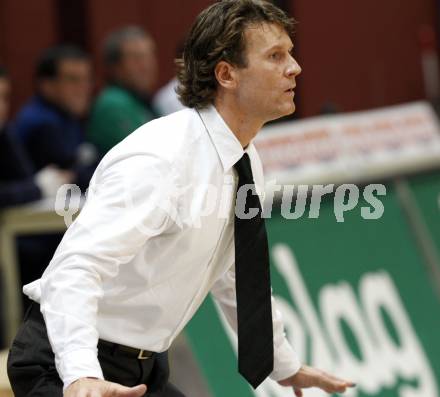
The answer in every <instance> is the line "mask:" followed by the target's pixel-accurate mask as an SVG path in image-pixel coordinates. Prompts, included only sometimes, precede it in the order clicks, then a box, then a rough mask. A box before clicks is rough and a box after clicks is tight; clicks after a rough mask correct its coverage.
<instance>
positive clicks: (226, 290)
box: [8, 0, 353, 397]
mask: <svg viewBox="0 0 440 397" xmlns="http://www.w3.org/2000/svg"><path fill="white" fill-rule="evenodd" d="M291 28H292V22H291V20H290V19H288V18H287V17H286V16H285V15H284V14H283V12H282V11H280V10H279V9H278V8H276V7H275V6H274V5H272V4H270V3H268V2H264V1H261V0H225V1H221V2H219V3H215V4H214V5H212V6H211V7H209V8H208V9H206V10H205V11H203V12H202V13H201V14H200V15H199V17H198V18H197V20H196V22H195V24H194V26H193V28H192V30H191V33H190V35H189V37H188V40H187V43H186V46H185V50H184V56H183V60H182V62H181V73H180V76H179V84H180V85H179V95H180V98H181V101H182V103H183V104H184V105H186V106H187V107H188V109H185V110H182V111H180V112H177V113H173V114H172V115H170V116H167V117H164V118H161V119H158V120H154V121H152V122H150V123H147V124H145V125H144V126H142V127H140V128H139V129H138V130H136V131H135V132H134V133H132V134H131V135H130V136H129V137H128V138H126V139H125V140H124V141H122V142H121V143H120V144H119V145H117V146H116V147H115V148H114V149H112V150H111V151H110V152H109V153H108V154H107V155H106V156H105V157H104V159H103V160H102V162H101V164H100V165H99V167H98V169H97V170H96V173H95V175H94V177H93V178H92V181H91V183H90V188H89V193H88V198H87V202H86V204H85V206H84V208H83V210H82V212H81V214H80V215H79V216H78V218H77V219H76V221H75V222H74V223H73V224H72V225H71V226H70V228H69V229H68V230H67V232H66V234H65V236H64V238H63V241H62V242H61V244H60V246H59V247H58V249H57V251H56V253H55V255H54V257H53V259H52V261H51V262H50V264H49V266H48V268H47V270H46V271H45V273H44V275H43V276H42V278H41V279H40V280H37V281H36V282H34V283H32V284H29V285H27V286H25V288H24V292H25V294H27V295H28V296H29V297H30V298H31V299H32V300H34V301H35V302H36V303H35V304H33V306H32V308H31V309H30V311H29V312H28V313H27V315H26V316H25V321H24V324H23V325H22V327H21V328H20V330H19V332H18V335H17V337H16V339H15V341H14V344H13V346H12V349H11V353H10V357H9V363H8V373H9V377H10V380H11V384H12V387H13V389H14V392H15V395H16V396H17V397H22V396H41V395H45V396H46V395H47V396H49V395H50V396H62V395H64V396H66V397H87V396H89V397H107V396H121V397H122V396H125V397H141V396H144V395H146V396H182V394H181V393H180V392H179V391H177V390H176V389H175V388H174V387H173V386H172V385H170V384H169V383H168V382H167V377H168V373H167V360H166V351H167V349H168V348H169V346H170V345H171V343H172V342H173V340H174V339H175V337H176V336H177V335H178V334H179V332H180V331H181V330H182V329H183V328H184V326H185V325H186V324H187V322H188V321H189V320H190V319H191V317H192V316H193V315H194V313H195V312H196V311H197V309H198V308H199V306H200V305H201V303H202V302H203V300H204V299H205V297H206V295H207V294H208V293H209V292H212V294H213V296H214V298H215V299H216V300H217V302H218V303H219V305H220V306H221V308H222V310H223V312H224V313H225V315H226V317H227V319H228V320H229V322H230V324H231V326H232V327H233V328H234V329H237V306H236V285H235V257H234V208H235V205H234V203H235V190H234V188H233V186H236V185H237V174H236V172H235V170H234V166H235V165H236V163H237V162H238V161H239V160H240V159H242V158H243V157H246V158H247V157H248V158H249V159H250V164H251V173H252V174H253V178H254V180H255V185H257V186H258V185H259V186H263V173H262V167H261V163H260V160H259V158H258V154H257V152H256V150H255V147H254V145H253V144H252V139H253V138H254V137H255V135H256V134H257V133H258V131H259V130H260V129H261V127H262V126H263V125H264V123H266V122H267V121H269V120H274V119H277V118H279V117H282V116H284V115H288V114H291V113H292V112H293V111H294V110H295V105H294V102H293V97H294V92H293V89H294V88H295V77H296V76H297V75H298V74H299V73H300V72H301V69H300V67H299V65H298V64H297V63H296V61H295V59H294V58H293V57H292V49H293V45H292V41H291V38H290V30H291ZM225 186H226V188H225ZM228 186H229V187H232V188H228ZM213 188H214V191H217V192H222V195H221V196H222V198H221V200H212V197H211V196H210V194H211V193H210V192H211V191H212V190H213ZM208 202H210V203H213V207H212V208H211V211H207V210H206V207H207V203H208ZM249 237H250V238H253V237H254V236H249ZM272 306H273V309H272V313H273V315H272V322H273V370H272V372H271V373H270V377H271V378H272V379H273V380H275V381H278V382H279V383H280V384H281V385H283V386H286V387H292V388H293V389H294V392H295V393H296V395H297V396H301V395H302V391H301V389H302V388H306V387H313V386H316V387H320V388H322V389H324V390H326V391H327V392H329V393H333V392H344V391H345V390H346V388H347V387H352V386H353V384H352V383H351V382H347V381H344V380H342V379H339V378H336V377H334V376H332V375H329V374H326V373H324V372H322V371H320V370H317V369H314V368H311V367H308V366H306V365H302V364H301V363H300V360H299V358H298V356H297V354H296V353H295V351H294V350H293V349H292V347H291V346H290V345H289V343H288V341H287V339H286V337H285V334H284V331H283V323H282V319H281V315H280V312H279V310H278V309H277V306H276V302H275V301H273V299H272ZM40 311H41V313H40ZM41 314H42V315H41ZM43 317H44V320H43ZM46 328H47V331H46ZM49 341H50V344H49ZM52 351H53V353H52ZM213 359H214V358H213ZM271 368H272V367H271ZM104 379H105V380H104Z"/></svg>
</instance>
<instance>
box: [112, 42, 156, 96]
mask: <svg viewBox="0 0 440 397" xmlns="http://www.w3.org/2000/svg"><path fill="white" fill-rule="evenodd" d="M121 50H122V56H121V61H120V63H119V64H118V65H117V66H116V75H117V78H118V79H119V80H121V81H122V82H123V83H125V84H127V85H128V86H129V87H130V88H132V89H134V90H135V91H137V92H139V93H141V94H151V92H152V91H153V89H154V86H155V84H156V80H157V69H158V66H157V56H156V46H155V43H154V41H153V39H152V38H151V37H149V36H146V37H137V38H132V39H129V40H127V41H125V42H124V43H123V44H122V48H121Z"/></svg>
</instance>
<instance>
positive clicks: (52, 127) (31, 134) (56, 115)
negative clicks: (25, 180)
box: [13, 46, 96, 191]
mask: <svg viewBox="0 0 440 397" xmlns="http://www.w3.org/2000/svg"><path fill="white" fill-rule="evenodd" d="M35 84H36V94H35V96H34V97H32V98H31V99H30V101H29V102H28V103H27V104H25V106H24V107H23V108H22V109H21V110H20V112H19V113H18V115H17V117H16V119H15V121H14V123H13V133H14V135H15V136H16V137H17V139H19V140H20V141H21V143H22V144H23V146H24V147H25V149H26V152H27V154H28V155H29V157H30V159H31V161H32V163H33V165H34V166H35V169H36V171H37V172H38V171H40V170H41V169H44V168H45V167H47V166H48V165H54V166H57V167H59V168H61V169H65V170H70V171H71V172H73V174H74V176H75V177H74V181H73V183H75V184H77V185H78V186H79V187H80V188H81V190H83V191H85V189H86V188H87V186H88V183H89V181H90V178H91V176H92V174H93V171H94V168H95V166H96V158H95V157H96V156H95V154H94V153H93V149H91V148H90V146H91V145H89V144H85V143H84V141H85V137H84V135H85V134H84V117H85V116H86V115H87V112H88V110H89V104H90V99H91V89H92V84H91V64H90V61H89V59H88V57H87V55H86V54H85V53H84V52H83V51H81V50H80V49H79V48H76V47H73V46H59V47H53V48H50V49H48V50H46V51H44V52H43V54H42V55H41V57H40V59H39V61H38V64H37V67H36V72H35Z"/></svg>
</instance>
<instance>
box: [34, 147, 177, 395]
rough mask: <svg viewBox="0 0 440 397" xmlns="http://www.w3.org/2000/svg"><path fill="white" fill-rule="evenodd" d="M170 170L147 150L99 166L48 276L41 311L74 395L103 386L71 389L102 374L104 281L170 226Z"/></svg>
mask: <svg viewBox="0 0 440 397" xmlns="http://www.w3.org/2000/svg"><path fill="white" fill-rule="evenodd" d="M170 175H173V174H172V170H171V165H170V164H168V163H167V162H165V161H164V160H161V159H158V158H156V157H154V156H151V155H147V154H135V155H132V156H127V155H124V156H121V158H119V159H116V160H114V161H112V162H111V163H110V164H108V165H107V166H105V167H100V168H99V169H98V170H97V173H96V175H95V177H94V178H93V180H92V183H91V186H90V189H89V193H88V198H87V202H86V204H85V206H84V208H83V210H82V211H81V214H80V215H79V216H78V218H77V219H76V221H75V222H74V223H73V224H72V225H71V227H70V228H69V229H68V230H67V232H66V234H65V236H64V238H63V240H62V242H61V244H60V246H59V247H58V249H57V251H56V253H55V255H54V258H53V259H52V261H51V263H50V265H49V266H48V268H47V270H46V271H45V273H44V274H43V277H42V279H41V311H42V313H43V315H44V318H45V322H46V325H47V330H48V335H49V340H50V342H51V345H52V348H53V351H54V353H55V364H56V367H57V370H58V373H59V375H60V377H61V379H62V381H63V383H64V387H65V389H67V388H68V390H66V395H68V396H80V395H81V396H82V395H83V394H82V393H83V391H78V387H79V388H80V390H82V386H84V387H86V388H88V387H92V388H94V387H98V386H97V385H98V384H99V382H81V383H80V384H76V385H75V386H74V385H72V388H70V387H69V385H71V384H72V383H73V382H75V381H76V380H78V379H80V378H97V379H103V374H102V370H101V368H100V365H99V362H98V358H97V342H98V338H99V336H98V331H97V311H98V302H99V300H100V298H101V297H102V295H103V288H102V284H103V282H104V281H105V280H106V279H109V278H113V277H116V276H117V275H118V271H119V267H120V266H123V265H124V264H126V263H127V262H129V261H130V260H131V259H132V258H133V257H134V256H135V255H136V254H137V253H138V252H139V250H140V249H141V248H142V246H143V245H144V244H145V242H146V241H147V239H148V238H150V237H153V236H155V235H158V234H160V233H161V232H162V231H163V230H164V229H165V228H166V225H167V223H168V222H167V221H168V219H169V216H168V212H167V209H166V208H165V205H166V204H165V203H169V201H167V194H166V192H165V191H164V189H163V188H161V187H162V186H164V183H163V181H164V180H167V177H168V176H170ZM78 385H80V386H78ZM104 389H105V387H104ZM71 390H74V392H71ZM87 390H88V389H87ZM90 390H91V389H90ZM96 390H101V389H99V387H98V388H97V389H96ZM102 390H103V389H102ZM110 391H111V390H110ZM86 394H87V393H86ZM86 394H84V395H86ZM92 394H93V393H92ZM87 395H88V394H87ZM93 395H95V394H93ZM106 395H110V394H96V396H106ZM111 395H113V394H111ZM115 395H119V394H115ZM122 395H125V394H121V396H122ZM136 395H137V394H136ZM139 395H142V394H139Z"/></svg>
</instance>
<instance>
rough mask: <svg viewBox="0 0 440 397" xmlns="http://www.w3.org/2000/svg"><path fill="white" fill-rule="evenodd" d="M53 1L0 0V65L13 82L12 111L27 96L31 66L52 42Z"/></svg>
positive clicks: (53, 40)
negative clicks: (2, 65)
mask: <svg viewBox="0 0 440 397" xmlns="http://www.w3.org/2000/svg"><path fill="white" fill-rule="evenodd" d="M55 10H56V8H55V0H38V1H29V0H0V63H1V64H4V65H5V66H6V67H7V68H8V70H9V74H10V75H11V78H12V81H13V96H12V105H13V109H17V107H18V106H19V104H21V103H23V102H24V101H25V100H26V98H28V96H29V95H30V93H31V91H32V85H33V65H34V63H35V61H36V59H37V57H38V55H39V54H40V52H41V50H42V49H44V48H46V47H48V46H50V45H53V44H54V43H55V42H56V34H57V20H56V13H55Z"/></svg>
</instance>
